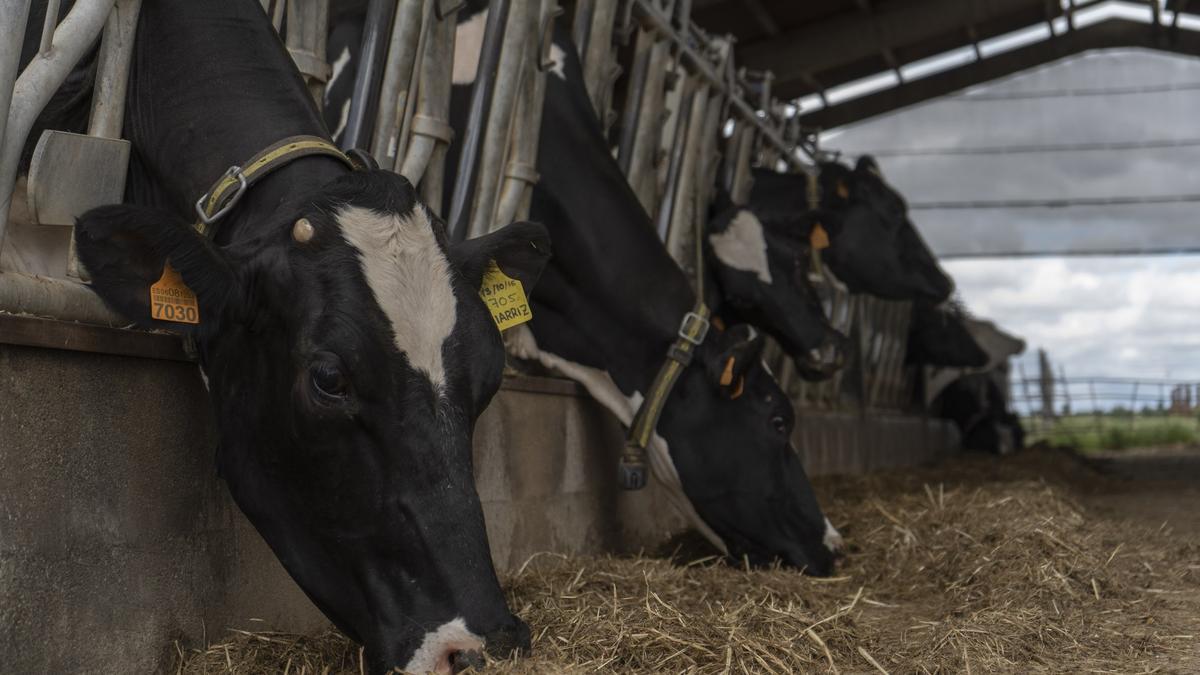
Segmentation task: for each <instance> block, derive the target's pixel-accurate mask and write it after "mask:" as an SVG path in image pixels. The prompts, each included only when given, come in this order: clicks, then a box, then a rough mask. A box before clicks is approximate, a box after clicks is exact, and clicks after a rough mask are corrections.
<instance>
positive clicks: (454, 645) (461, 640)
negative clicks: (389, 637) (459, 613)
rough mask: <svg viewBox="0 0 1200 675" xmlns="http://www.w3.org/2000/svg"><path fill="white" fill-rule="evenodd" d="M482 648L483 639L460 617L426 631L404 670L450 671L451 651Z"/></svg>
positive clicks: (410, 671)
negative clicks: (435, 628) (469, 628)
mask: <svg viewBox="0 0 1200 675" xmlns="http://www.w3.org/2000/svg"><path fill="white" fill-rule="evenodd" d="M482 649H483V639H482V638H480V637H479V636H478V635H476V634H474V633H472V632H471V631H469V630H467V623H466V622H465V621H463V620H462V618H461V617H460V618H457V619H454V620H453V621H447V622H446V623H444V624H442V625H440V626H438V629H437V630H435V631H430V632H428V633H426V634H425V639H424V640H422V641H421V646H420V647H417V651H416V653H415V654H413V657H412V658H411V659H409V660H408V663H407V664H405V666H404V672H406V673H449V672H450V662H449V659H448V658H447V656H448V655H449V654H450V653H451V652H455V651H476V650H482Z"/></svg>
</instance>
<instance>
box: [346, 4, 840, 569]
mask: <svg viewBox="0 0 1200 675" xmlns="http://www.w3.org/2000/svg"><path fill="white" fill-rule="evenodd" d="M484 7H485V5H484V4H483V3H481V2H478V1H472V2H468V3H467V6H466V7H465V8H464V9H462V10H460V12H459V15H458V20H459V29H458V34H457V37H456V42H455V52H456V56H455V64H454V85H455V86H454V88H453V95H452V99H451V121H452V123H453V126H454V127H455V128H456V130H457V131H458V132H459V133H458V137H460V138H461V137H462V136H463V133H462V132H463V128H462V127H463V125H464V123H465V117H466V110H467V100H468V98H469V92H470V85H471V83H472V82H473V80H474V75H475V67H476V64H477V60H478V57H479V41H480V38H481V37H482V28H483V26H484V24H485V22H486V13H484V12H483V9H484ZM334 30H335V33H334V34H341V35H351V33H350V32H340V33H339V32H338V30H337V28H336V27H335V29H334ZM332 40H333V37H332V36H331V42H330V43H329V50H330V58H331V59H336V58H337V57H338V55H339V54H341V51H342V49H343V47H344V46H345V45H342V44H339V43H336V42H333V41H332ZM355 52H356V47H355V46H354V45H351V49H350V54H351V61H350V64H349V65H348V66H346V67H345V68H344V69H343V70H342V74H341V77H342V78H352V77H353V75H352V72H353V70H354V69H355V65H354V54H355ZM551 59H552V64H551V65H550V67H549V68H548V69H547V84H546V103H545V109H544V113H543V119H542V126H541V140H540V143H539V156H538V172H539V173H540V175H541V180H540V182H539V184H538V185H537V186H536V187H535V189H534V192H533V198H532V214H531V215H532V217H533V218H534V219H535V220H538V221H540V222H543V223H545V224H546V226H547V227H548V229H550V230H551V234H552V237H553V239H554V248H555V261H556V263H555V264H554V265H553V266H552V267H549V268H547V270H546V272H545V274H544V275H543V278H542V279H541V281H539V284H538V288H537V289H535V291H534V293H533V294H532V298H531V299H532V302H533V310H534V311H533V321H532V322H531V324H530V326H531V327H532V330H530V329H529V328H528V327H525V326H521V327H518V328H516V329H514V330H513V331H512V333H513V335H512V339H511V340H510V344H511V351H512V353H513V354H514V355H515V356H517V357H520V358H525V359H528V360H531V361H535V362H538V363H540V364H541V365H542V366H544V367H546V368H548V369H550V370H551V371H554V372H556V373H558V374H561V375H564V376H566V377H569V378H572V379H575V380H577V381H579V382H581V383H582V384H583V385H584V386H585V387H587V389H588V391H589V392H590V393H591V394H592V395H593V396H594V397H595V398H596V399H597V400H598V401H599V402H600V403H602V404H603V405H605V407H607V408H608V409H609V410H610V411H612V412H613V413H614V414H615V415H616V416H617V417H618V419H620V420H621V421H622V422H623V423H625V424H629V422H630V420H631V419H632V417H633V414H634V411H635V410H636V408H637V405H638V403H640V400H641V397H642V396H643V395H644V394H645V392H646V390H647V387H648V386H649V384H650V381H651V380H652V379H653V377H654V375H655V373H656V372H657V370H658V369H659V367H660V366H661V365H662V363H663V360H664V359H665V357H666V353H667V349H668V347H669V346H670V344H671V342H672V341H673V340H674V339H675V337H676V334H677V332H678V330H679V327H680V321H681V319H682V318H683V316H684V314H685V313H687V312H688V311H689V310H691V309H692V307H693V306H694V303H695V296H694V294H693V291H692V289H691V286H690V284H689V283H688V280H687V278H686V277H685V276H684V274H683V272H682V271H681V270H680V269H679V267H678V265H676V264H675V262H674V261H673V260H672V259H671V258H670V256H669V255H668V254H667V253H666V250H665V249H664V247H663V246H662V243H661V242H660V241H659V240H658V238H657V236H656V235H655V232H654V228H653V226H652V224H651V223H650V219H649V217H648V216H647V214H646V212H645V211H644V210H643V209H642V207H641V204H640V203H639V202H638V200H637V198H636V196H635V195H634V194H633V192H632V190H631V189H630V188H629V186H628V183H627V182H626V181H625V177H624V176H623V175H622V174H621V171H620V169H619V168H618V167H617V165H616V162H615V161H614V160H613V158H612V155H611V154H610V152H609V150H608V148H607V144H606V141H605V139H604V137H603V135H602V133H601V131H600V123H599V121H598V120H597V119H596V116H595V113H594V112H593V111H592V109H591V104H590V102H589V101H588V99H587V95H586V92H585V90H584V86H583V83H582V74H581V69H580V65H579V61H578V57H577V55H576V50H575V47H574V45H573V44H572V42H571V38H570V35H569V30H568V29H567V28H565V27H564V22H563V21H559V22H557V23H556V30H555V33H554V44H553V46H552V49H551ZM341 104H342V103H341V101H339V100H330V101H329V104H328V107H327V108H326V119H327V120H329V121H330V123H331V124H333V123H335V121H336V119H337V116H338V115H339V113H338V112H337V110H338V109H339V106H340V105H341ZM457 158H458V148H457V147H456V146H454V145H452V146H451V147H450V151H449V152H448V153H447V158H446V165H447V170H448V172H449V174H450V175H453V173H454V171H455V167H456V165H457ZM777 262H778V261H777ZM778 264H782V265H785V266H786V265H787V264H788V263H787V262H778ZM792 264H794V263H792ZM780 274H781V275H783V276H787V272H785V271H780ZM714 287H715V286H714ZM801 304H802V305H803V303H801ZM818 344H820V341H819V340H818ZM826 344H828V340H826ZM761 345H762V341H761V339H760V338H757V337H756V336H755V335H754V333H753V331H752V330H750V329H748V327H747V326H739V327H735V328H731V329H730V330H728V331H725V332H722V331H719V330H716V329H714V330H713V331H711V333H710V337H709V339H708V341H707V342H705V343H704V345H703V346H702V347H701V348H700V349H699V353H698V354H697V355H696V358H695V360H694V361H693V364H692V366H691V367H689V368H687V369H686V371H685V372H684V374H683V375H682V376H681V378H680V380H679V383H678V384H677V385H676V387H675V389H674V392H673V394H672V396H671V398H670V399H669V400H668V402H667V405H666V407H665V411H664V413H663V416H662V418H661V420H660V422H659V425H658V432H659V434H658V438H656V439H655V440H654V442H653V443H652V444H651V450H652V452H651V461H652V465H653V468H654V470H655V475H656V476H657V477H658V478H659V479H660V480H661V481H663V482H664V483H666V484H667V485H668V487H669V489H670V490H671V491H672V494H673V496H674V497H675V501H676V505H677V507H678V508H679V509H680V511H681V512H682V513H684V514H685V515H686V516H687V517H689V519H690V520H691V521H692V523H693V524H694V525H695V526H696V527H697V528H698V529H699V530H700V531H701V532H702V533H704V534H705V535H706V536H707V537H708V538H709V540H710V541H712V542H713V543H714V544H715V545H717V546H718V547H719V548H721V549H722V550H724V551H726V552H727V553H729V554H730V555H731V556H732V557H735V558H739V559H740V558H741V557H742V556H743V555H744V556H745V557H746V558H747V559H748V560H749V561H750V562H751V563H753V564H768V563H770V562H771V561H773V560H776V559H779V560H782V561H783V562H784V563H785V564H789V565H793V566H796V567H803V568H805V569H807V570H808V571H810V572H812V573H815V574H826V573H828V572H829V571H830V570H831V569H832V558H833V550H832V549H833V548H835V547H836V545H837V543H838V542H839V541H840V537H839V536H838V534H837V532H836V530H834V529H833V528H832V526H831V525H829V523H828V521H826V520H825V519H824V517H823V516H822V514H821V511H820V508H819V506H818V505H817V503H816V500H815V498H814V496H813V494H812V489H811V487H810V486H809V484H808V479H807V477H806V476H805V474H804V471H803V468H802V467H801V464H800V461H799V459H798V458H797V456H796V454H795V452H794V450H792V448H791V447H790V446H789V444H788V434H789V433H790V430H791V428H792V424H793V413H792V410H791V406H790V403H789V402H788V400H787V399H786V397H785V396H784V394H783V392H782V391H780V389H779V387H778V386H777V385H776V384H775V382H774V380H773V379H772V378H771V376H770V375H769V374H768V373H767V372H766V371H765V370H764V369H763V368H762V367H761V365H760V363H759V362H758V357H757V354H758V350H760V349H761ZM810 349H811V348H810ZM730 357H732V358H733V366H732V367H731V372H730V376H729V377H730V379H731V382H730V384H729V385H728V386H725V385H721V384H720V382H721V380H722V379H723V376H724V375H725V370H726V366H727V365H728V364H729V359H730ZM826 358H827V357H826ZM735 394H736V396H735ZM614 468H615V467H614Z"/></svg>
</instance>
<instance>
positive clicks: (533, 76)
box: [492, 0, 561, 228]
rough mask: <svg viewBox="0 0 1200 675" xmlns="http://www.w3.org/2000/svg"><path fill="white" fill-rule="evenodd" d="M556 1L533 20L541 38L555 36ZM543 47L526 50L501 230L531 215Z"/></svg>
mask: <svg viewBox="0 0 1200 675" xmlns="http://www.w3.org/2000/svg"><path fill="white" fill-rule="evenodd" d="M560 13H561V12H560V10H559V9H558V2H557V0H543V2H542V3H541V10H540V11H539V12H538V14H537V15H535V16H532V17H530V18H531V19H532V25H533V26H535V27H540V29H541V30H542V39H543V40H549V39H550V38H551V36H553V34H554V19H555V16H557V15H558V14H560ZM542 56H543V53H542V48H541V47H540V46H538V47H537V48H536V49H532V50H530V49H527V50H526V54H525V78H524V81H523V82H522V86H521V95H520V97H519V98H518V99H517V110H516V116H515V117H514V118H513V124H512V125H511V128H512V137H511V140H510V142H509V157H508V162H507V164H506V167H505V170H504V176H503V177H502V181H503V182H502V185H501V188H500V199H499V202H498V205H497V207H496V216H495V217H494V218H493V219H492V227H493V228H496V227H502V226H504V225H507V224H508V223H511V222H513V221H514V220H517V219H519V218H524V217H525V216H526V215H527V214H528V208H529V207H528V202H529V197H530V193H531V192H532V189H533V185H534V184H535V183H537V181H538V177H539V176H538V172H537V155H538V143H539V141H540V138H539V136H540V131H541V127H542V102H543V101H544V99H545V96H546V77H548V75H547V74H546V73H545V71H544V70H543V69H542V64H541V60H542Z"/></svg>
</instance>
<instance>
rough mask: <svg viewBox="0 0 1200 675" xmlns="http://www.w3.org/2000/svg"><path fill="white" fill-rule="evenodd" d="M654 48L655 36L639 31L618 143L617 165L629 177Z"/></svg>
mask: <svg viewBox="0 0 1200 675" xmlns="http://www.w3.org/2000/svg"><path fill="white" fill-rule="evenodd" d="M653 48H654V34H653V33H650V32H648V31H644V30H639V31H638V33H637V38H636V39H635V41H634V47H633V69H632V70H631V71H630V72H629V84H628V86H627V87H626V94H625V110H624V111H623V112H622V113H621V135H620V139H619V140H618V142H617V163H618V165H619V166H620V167H621V173H623V174H625V176H626V177H628V176H629V166H630V162H631V161H632V155H633V140H634V137H635V136H636V134H637V130H638V125H639V120H640V119H641V110H642V97H643V96H645V92H646V73H647V71H649V69H650V55H651V51H652V50H653Z"/></svg>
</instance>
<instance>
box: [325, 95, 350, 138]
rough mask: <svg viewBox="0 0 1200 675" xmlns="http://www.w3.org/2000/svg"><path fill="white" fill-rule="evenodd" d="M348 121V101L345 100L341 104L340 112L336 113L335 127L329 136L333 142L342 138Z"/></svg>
mask: <svg viewBox="0 0 1200 675" xmlns="http://www.w3.org/2000/svg"><path fill="white" fill-rule="evenodd" d="M349 121H350V99H346V100H345V101H343V102H342V109H341V111H339V112H338V123H337V127H336V128H335V129H334V130H333V133H332V134H330V136H332V137H333V139H334V140H340V139H341V137H342V132H344V131H346V124H347V123H348V122H349Z"/></svg>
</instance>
